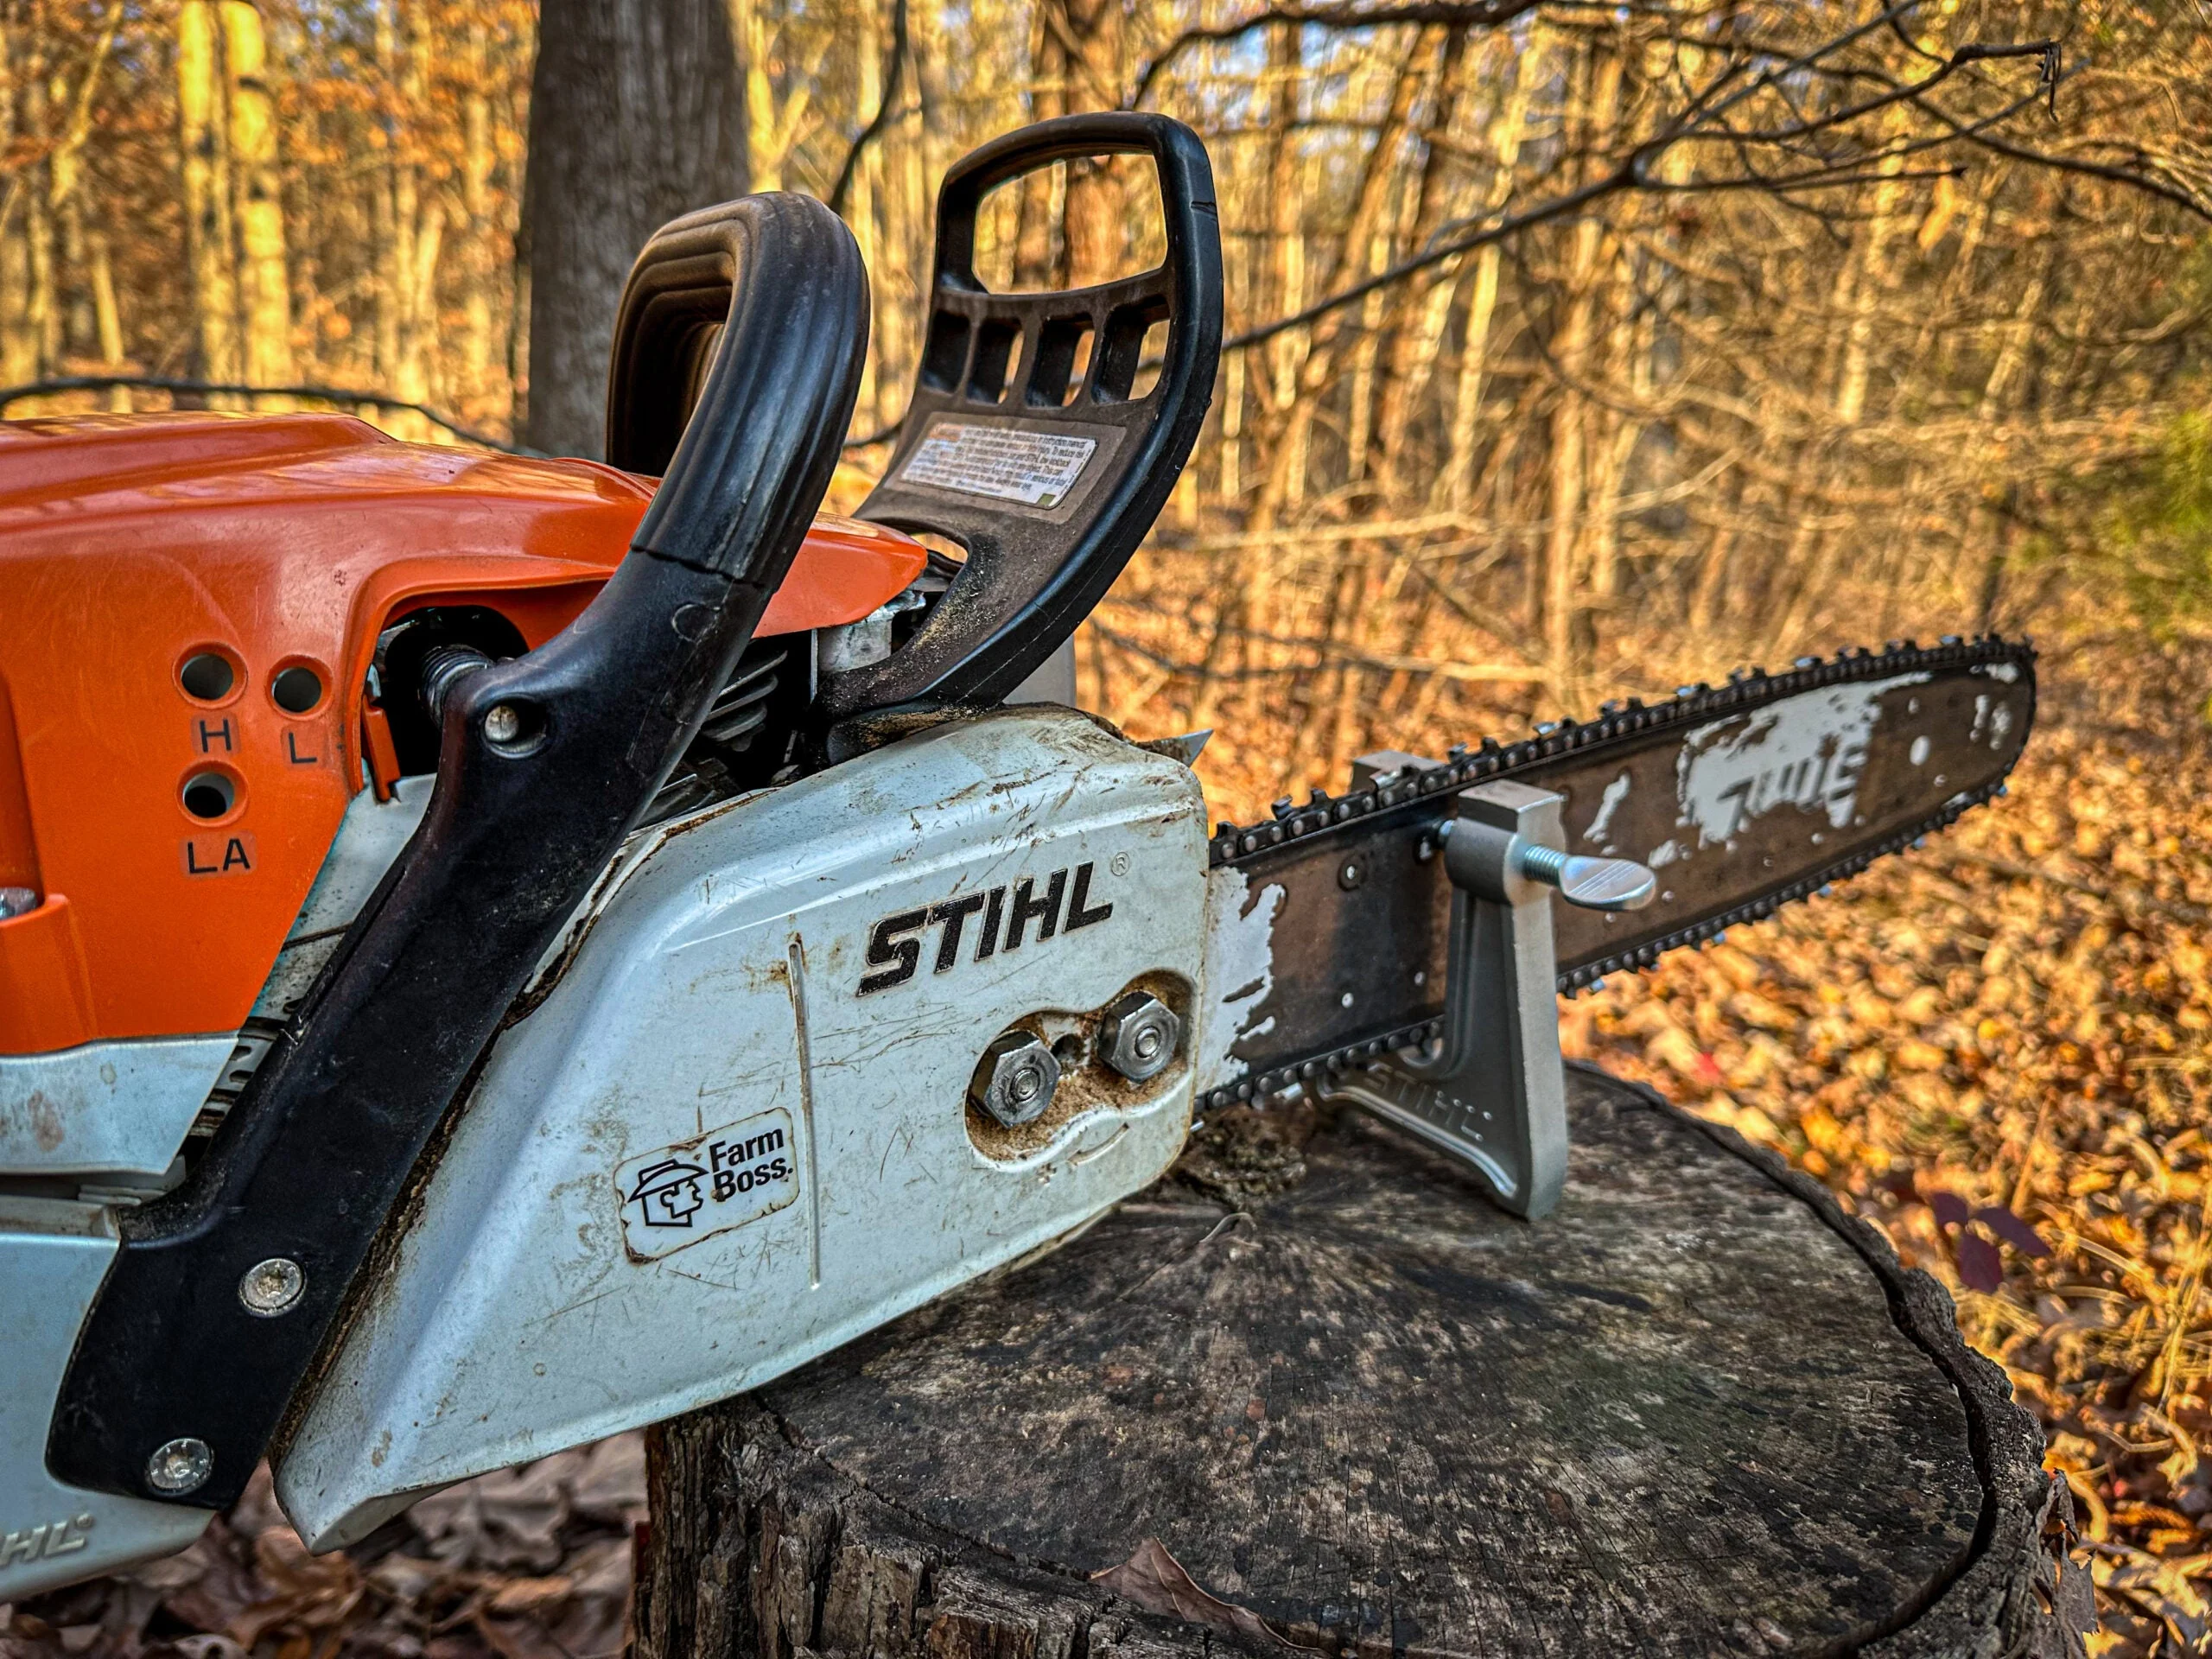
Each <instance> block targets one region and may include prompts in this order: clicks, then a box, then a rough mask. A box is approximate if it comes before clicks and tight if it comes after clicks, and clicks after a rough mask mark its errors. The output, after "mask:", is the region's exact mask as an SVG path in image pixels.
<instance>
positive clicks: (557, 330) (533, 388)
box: [524, 0, 750, 456]
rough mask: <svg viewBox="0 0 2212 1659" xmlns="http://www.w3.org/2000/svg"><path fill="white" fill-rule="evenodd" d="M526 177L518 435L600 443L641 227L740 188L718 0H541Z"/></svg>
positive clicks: (741, 100)
mask: <svg viewBox="0 0 2212 1659" xmlns="http://www.w3.org/2000/svg"><path fill="white" fill-rule="evenodd" d="M539 20H540V21H539V25H538V40H539V44H538V51H537V73H536V75H535V77H534V79H533V82H532V88H531V106H530V165H529V171H528V175H527V178H526V181H525V184H524V191H525V194H526V197H527V201H528V206H527V207H526V209H525V211H526V213H528V215H529V219H530V226H531V254H530V269H531V284H530V299H531V316H530V421H529V425H528V428H527V430H526V432H525V434H524V442H527V443H529V444H530V445H531V446H532V447H533V448H538V449H543V450H546V451H548V452H550V453H552V454H571V455H590V456H596V455H598V454H601V453H602V452H603V445H604V442H605V424H604V423H605V420H606V408H607V353H608V351H609V350H610V348H611V347H612V346H613V339H614V306H615V302H616V301H617V300H618V299H620V297H621V293H622V283H623V279H624V278H625V277H627V276H628V275H629V271H630V264H631V262H632V260H633V259H635V258H636V257H637V255H638V251H639V248H641V247H643V246H644V245H645V238H647V237H649V236H651V235H652V232H654V231H656V230H658V229H659V228H660V226H663V225H664V224H666V223H667V222H668V221H669V220H670V219H674V218H676V217H677V216H678V215H679V214H682V213H689V212H690V211H691V210H692V209H693V208H696V207H710V206H712V205H713V204H714V203H715V202H719V201H727V200H729V199H730V198H731V197H733V196H739V195H742V194H745V192H746V191H747V189H748V188H750V186H749V183H748V179H749V174H748V172H747V156H746V149H745V132H746V126H745V94H744V84H743V79H742V76H741V65H740V64H739V61H738V56H737V51H736V48H735V45H734V41H733V38H732V35H731V32H730V14H729V10H728V7H727V6H726V5H725V4H724V3H723V0H545V3H544V4H543V7H542V8H541V10H540V13H539Z"/></svg>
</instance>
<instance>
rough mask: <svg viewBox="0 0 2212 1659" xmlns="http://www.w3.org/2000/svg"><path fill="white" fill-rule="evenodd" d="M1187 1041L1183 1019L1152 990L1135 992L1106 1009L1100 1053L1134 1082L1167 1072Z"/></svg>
mask: <svg viewBox="0 0 2212 1659" xmlns="http://www.w3.org/2000/svg"><path fill="white" fill-rule="evenodd" d="M1182 1040H1183V1022H1182V1021H1181V1020H1179V1019H1177V1018H1176V1017H1175V1013H1174V1010H1173V1009H1172V1008H1170V1007H1168V1006H1167V1005H1166V1003H1165V1002H1162V1001H1160V999H1159V998H1158V997H1156V996H1154V995H1152V994H1151V993H1150V992H1149V991H1131V992H1129V993H1128V995H1125V996H1123V997H1122V998H1121V999H1120V1000H1119V1001H1116V1002H1115V1004H1114V1005H1113V1007H1109V1008H1108V1009H1107V1010H1106V1017H1105V1018H1104V1019H1103V1020H1101V1021H1100V1022H1099V1027H1098V1052H1100V1053H1101V1054H1102V1055H1103V1056H1104V1057H1105V1060H1106V1064H1107V1065H1110V1066H1112V1067H1113V1068H1114V1069H1115V1070H1116V1071H1118V1072H1120V1073H1121V1074H1122V1076H1123V1077H1127V1078H1128V1080H1129V1081H1130V1082H1131V1083H1143V1082H1145V1081H1147V1079H1148V1078H1152V1077H1158V1076H1159V1075H1160V1073H1161V1072H1162V1071H1166V1069H1167V1068H1168V1066H1169V1065H1171V1064H1172V1063H1173V1060H1174V1058H1175V1049H1176V1046H1177V1045H1178V1044H1179V1043H1180V1042H1181V1041H1182Z"/></svg>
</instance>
